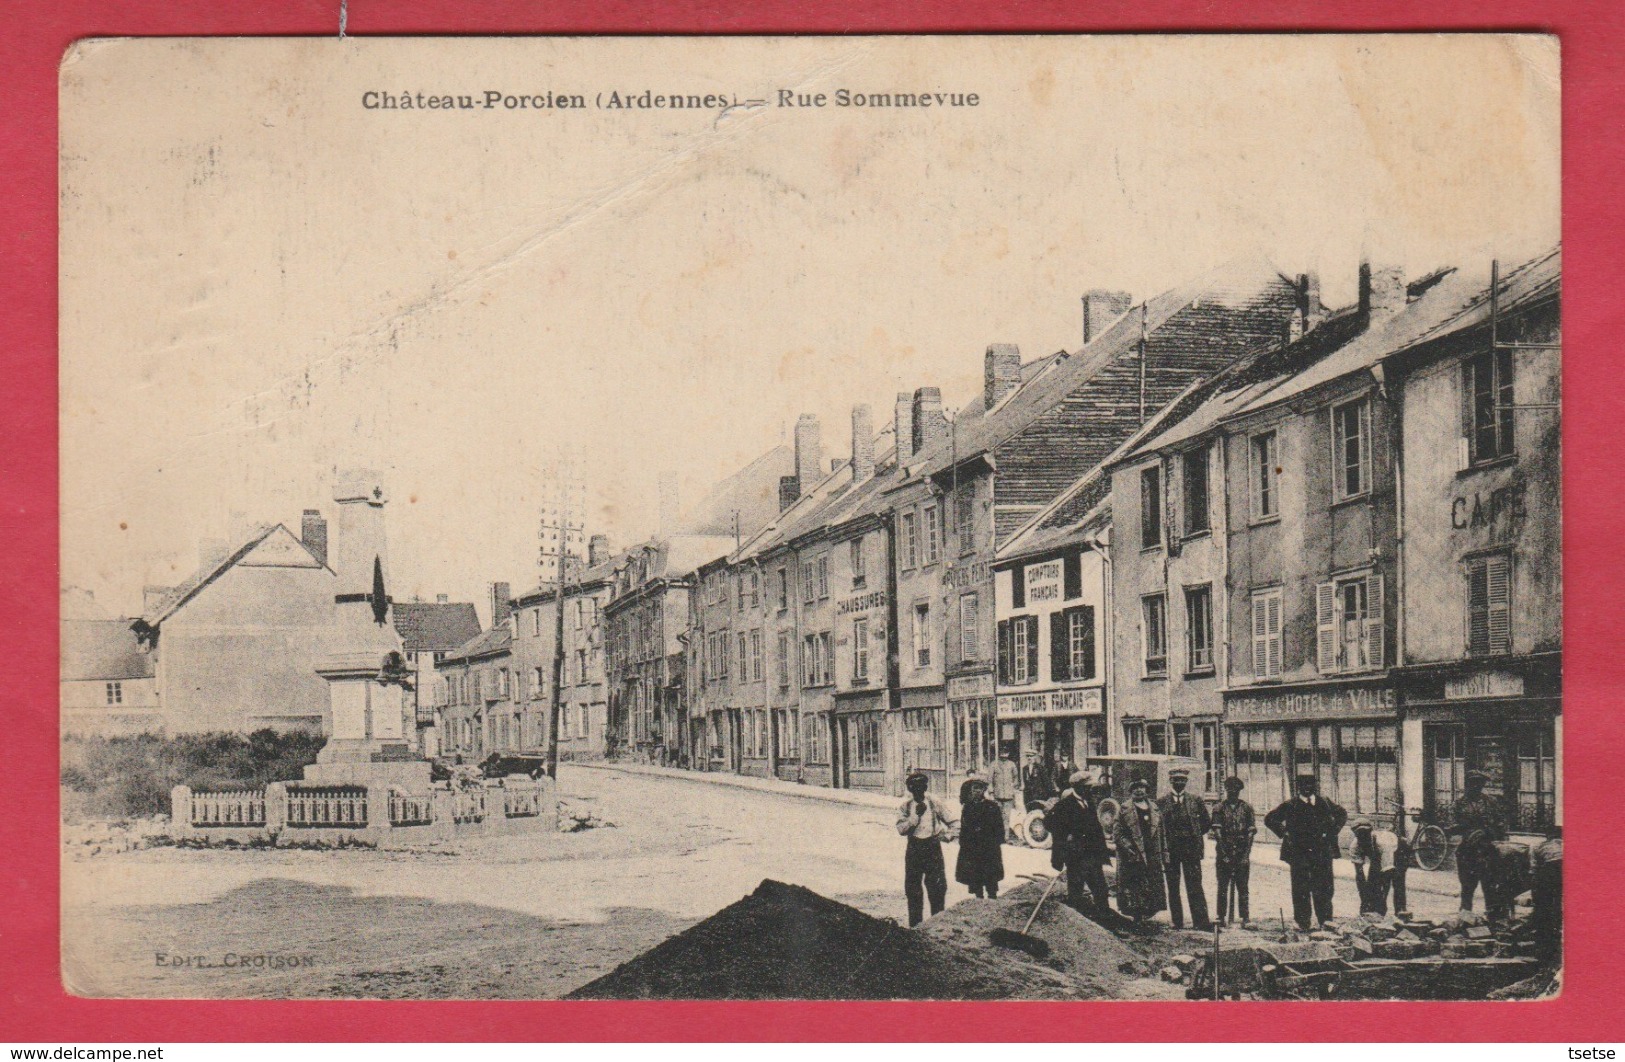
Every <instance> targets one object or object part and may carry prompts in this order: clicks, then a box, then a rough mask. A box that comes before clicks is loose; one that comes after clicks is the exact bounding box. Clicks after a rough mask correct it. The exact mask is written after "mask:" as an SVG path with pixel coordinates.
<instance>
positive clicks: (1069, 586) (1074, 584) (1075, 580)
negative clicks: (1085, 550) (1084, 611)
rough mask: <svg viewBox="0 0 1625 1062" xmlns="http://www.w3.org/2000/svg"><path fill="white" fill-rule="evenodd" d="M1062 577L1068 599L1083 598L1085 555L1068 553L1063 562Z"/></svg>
mask: <svg viewBox="0 0 1625 1062" xmlns="http://www.w3.org/2000/svg"><path fill="white" fill-rule="evenodd" d="M1061 566H1062V577H1063V578H1064V579H1065V589H1064V591H1063V592H1064V593H1065V594H1066V599H1067V600H1068V601H1070V600H1072V599H1073V598H1075V597H1082V596H1083V555H1082V554H1081V553H1068V554H1067V555H1066V558H1065V560H1063V561H1062V562H1061Z"/></svg>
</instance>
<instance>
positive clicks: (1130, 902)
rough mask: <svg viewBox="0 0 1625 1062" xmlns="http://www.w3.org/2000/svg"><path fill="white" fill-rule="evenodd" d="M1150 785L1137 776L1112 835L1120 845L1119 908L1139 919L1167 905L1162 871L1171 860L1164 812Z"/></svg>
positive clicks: (1118, 858)
mask: <svg viewBox="0 0 1625 1062" xmlns="http://www.w3.org/2000/svg"><path fill="white" fill-rule="evenodd" d="M1149 789H1150V787H1149V786H1148V785H1147V784H1146V783H1145V781H1144V780H1143V779H1136V780H1135V782H1134V783H1133V785H1131V786H1130V787H1129V793H1130V796H1131V798H1130V800H1129V802H1128V803H1127V804H1125V805H1123V810H1121V811H1119V812H1118V813H1117V822H1116V823H1115V824H1114V825H1113V827H1112V839H1113V841H1114V842H1115V843H1116V845H1117V909H1118V910H1119V911H1121V912H1123V913H1124V914H1126V915H1128V916H1129V917H1131V918H1133V919H1135V920H1136V921H1143V920H1145V919H1147V918H1150V917H1151V916H1152V915H1154V914H1156V913H1157V912H1158V911H1165V910H1167V909H1168V899H1167V897H1166V895H1164V893H1163V873H1164V869H1163V868H1164V867H1165V866H1166V865H1167V862H1168V853H1167V849H1166V848H1165V847H1164V845H1163V840H1162V813H1161V812H1159V811H1158V810H1157V805H1156V804H1154V803H1152V802H1151V799H1150V797H1149V796H1148V795H1147V794H1148V792H1149Z"/></svg>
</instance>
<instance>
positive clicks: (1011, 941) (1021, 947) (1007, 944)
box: [987, 870, 1066, 959]
mask: <svg viewBox="0 0 1625 1062" xmlns="http://www.w3.org/2000/svg"><path fill="white" fill-rule="evenodd" d="M1065 873H1066V871H1064V870H1063V871H1061V873H1060V874H1057V875H1055V876H1054V877H1052V878H1050V879H1049V884H1048V885H1046V886H1044V894H1043V895H1042V896H1040V897H1038V902H1037V903H1035V904H1033V913H1032V914H1030V915H1028V916H1027V924H1026V925H1024V926H1022V927H1021V932H1020V933H1017V932H1016V931H1014V930H1011V929H1006V928H1004V927H1003V926H1000V927H998V928H997V929H995V930H993V931H992V932H991V933H989V934H988V935H987V938H988V939H989V940H991V941H992V942H993V943H994V944H997V945H998V946H999V947H1001V948H1010V949H1012V950H1014V951H1024V952H1026V953H1027V954H1028V955H1031V956H1032V957H1033V958H1035V959H1047V958H1049V941H1047V940H1042V939H1040V938H1038V937H1035V936H1030V935H1029V934H1028V933H1027V930H1029V929H1031V928H1032V927H1033V923H1034V922H1035V921H1037V920H1038V912H1039V910H1040V909H1042V908H1043V906H1044V901H1045V900H1047V899H1049V894H1050V892H1051V891H1053V890H1054V888H1055V883H1056V882H1058V881H1060V880H1061V875H1062V874H1065Z"/></svg>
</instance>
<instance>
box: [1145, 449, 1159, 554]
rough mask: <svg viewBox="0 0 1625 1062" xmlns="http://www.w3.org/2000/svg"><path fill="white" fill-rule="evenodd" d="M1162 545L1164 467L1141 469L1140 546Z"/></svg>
mask: <svg viewBox="0 0 1625 1062" xmlns="http://www.w3.org/2000/svg"><path fill="white" fill-rule="evenodd" d="M1160 545H1162V469H1161V467H1160V466H1155V465H1154V466H1152V467H1151V468H1146V469H1142V470H1141V471H1140V548H1141V549H1155V548H1156V547H1158V546H1160Z"/></svg>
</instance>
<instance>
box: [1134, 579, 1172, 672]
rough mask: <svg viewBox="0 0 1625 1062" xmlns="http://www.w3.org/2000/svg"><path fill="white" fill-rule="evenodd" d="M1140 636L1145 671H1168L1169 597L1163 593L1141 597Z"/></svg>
mask: <svg viewBox="0 0 1625 1062" xmlns="http://www.w3.org/2000/svg"><path fill="white" fill-rule="evenodd" d="M1140 637H1141V640H1142V641H1143V643H1144V648H1145V673H1146V674H1147V675H1166V674H1167V673H1168V599H1167V597H1166V596H1164V595H1162V594H1147V595H1146V596H1145V597H1142V598H1140Z"/></svg>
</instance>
